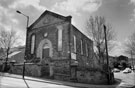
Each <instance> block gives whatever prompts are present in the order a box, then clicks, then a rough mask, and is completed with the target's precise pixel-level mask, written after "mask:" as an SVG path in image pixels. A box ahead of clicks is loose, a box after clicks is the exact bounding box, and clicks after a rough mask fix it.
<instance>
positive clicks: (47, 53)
mask: <svg viewBox="0 0 135 88" xmlns="http://www.w3.org/2000/svg"><path fill="white" fill-rule="evenodd" d="M49 52H50V49H49V48H43V51H42V58H46V57H49Z"/></svg>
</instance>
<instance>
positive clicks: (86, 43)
mask: <svg viewBox="0 0 135 88" xmlns="http://www.w3.org/2000/svg"><path fill="white" fill-rule="evenodd" d="M85 44H86V46H85V48H86V56H88V44H87V42H86V43H85Z"/></svg>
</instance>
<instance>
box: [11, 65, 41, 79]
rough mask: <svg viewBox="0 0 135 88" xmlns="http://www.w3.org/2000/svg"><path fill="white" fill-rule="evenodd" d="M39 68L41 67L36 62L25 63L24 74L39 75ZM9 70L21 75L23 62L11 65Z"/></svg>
mask: <svg viewBox="0 0 135 88" xmlns="http://www.w3.org/2000/svg"><path fill="white" fill-rule="evenodd" d="M40 69H41V66H40V65H38V64H32V63H27V64H25V75H27V76H34V77H39V76H41V72H40ZM9 72H10V73H14V74H19V75H22V74H23V64H15V65H12V66H11V69H10V71H9Z"/></svg>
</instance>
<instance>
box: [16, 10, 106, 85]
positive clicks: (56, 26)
mask: <svg viewBox="0 0 135 88" xmlns="http://www.w3.org/2000/svg"><path fill="white" fill-rule="evenodd" d="M71 18H72V17H71V16H62V15H59V14H56V13H54V12H51V11H47V10H46V11H45V12H44V13H43V14H42V15H41V16H40V17H39V18H38V19H37V20H36V21H35V22H34V23H33V24H32V25H31V26H30V27H29V28H28V30H27V39H26V40H27V41H26V52H25V56H26V57H25V59H26V61H27V63H35V64H38V65H34V66H32V65H29V66H26V70H28V69H29V70H31V71H27V72H28V73H26V74H29V72H31V75H33V76H42V77H53V78H54V79H59V80H67V81H71V80H76V81H78V82H85V83H95V84H106V83H107V74H106V73H105V72H104V71H103V70H101V69H98V67H100V66H99V64H98V63H96V62H97V61H96V59H95V58H94V50H93V41H92V40H91V39H89V38H88V37H87V36H85V35H84V34H83V33H82V32H80V31H79V30H78V29H77V28H76V27H75V26H74V25H72V24H71ZM95 63H96V64H95ZM15 71H17V69H15Z"/></svg>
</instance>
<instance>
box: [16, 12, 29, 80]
mask: <svg viewBox="0 0 135 88" xmlns="http://www.w3.org/2000/svg"><path fill="white" fill-rule="evenodd" d="M16 12H17V13H19V14H22V15H23V16H25V17H26V18H27V25H26V42H27V35H28V33H27V30H28V24H29V16H27V15H25V14H23V13H22V12H20V11H18V10H17V11H16ZM25 55H26V44H25ZM25 55H24V59H25V60H26V56H25ZM25 60H24V65H23V79H24V75H25V63H26V61H25Z"/></svg>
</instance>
